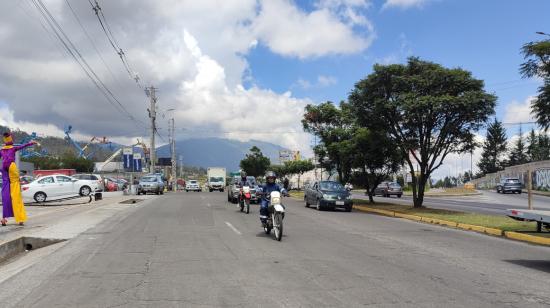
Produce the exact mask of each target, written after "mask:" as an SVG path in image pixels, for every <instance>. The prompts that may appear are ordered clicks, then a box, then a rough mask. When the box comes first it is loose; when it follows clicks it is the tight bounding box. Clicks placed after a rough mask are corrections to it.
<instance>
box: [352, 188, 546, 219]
mask: <svg viewBox="0 0 550 308" xmlns="http://www.w3.org/2000/svg"><path fill="white" fill-rule="evenodd" d="M354 198H361V199H368V196H365V195H364V194H354ZM532 200H533V207H534V208H535V209H539V210H550V197H546V196H539V195H533V199H532ZM375 201H378V202H391V203H399V204H412V197H410V196H403V197H402V198H401V199H398V198H397V197H390V198H383V197H376V198H375ZM424 205H426V206H428V207H432V208H439V209H446V210H455V211H462V212H473V213H481V214H491V215H504V214H505V213H506V210H507V209H527V208H528V206H527V194H526V193H523V194H521V195H518V194H497V193H496V192H493V191H481V195H475V196H459V197H425V198H424Z"/></svg>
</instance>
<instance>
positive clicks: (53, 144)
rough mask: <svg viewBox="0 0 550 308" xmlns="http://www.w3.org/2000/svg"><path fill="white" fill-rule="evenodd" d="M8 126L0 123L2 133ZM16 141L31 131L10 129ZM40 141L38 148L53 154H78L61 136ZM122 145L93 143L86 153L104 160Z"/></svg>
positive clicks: (24, 137) (39, 139)
mask: <svg viewBox="0 0 550 308" xmlns="http://www.w3.org/2000/svg"><path fill="white" fill-rule="evenodd" d="M8 130H9V129H8V127H5V126H2V125H0V133H4V132H6V131H8ZM10 131H11V132H12V133H13V135H14V137H15V141H16V142H20V141H22V140H24V139H26V138H28V137H29V132H24V131H20V130H10ZM38 141H39V143H40V147H37V150H39V151H40V150H45V151H46V152H47V153H48V154H49V155H51V156H61V155H62V154H65V153H74V154H77V151H76V149H75V147H74V146H73V145H72V144H71V143H70V142H69V141H68V140H65V139H64V138H59V137H39V138H38ZM79 145H80V146H81V147H83V146H85V145H86V143H84V142H79ZM119 147H120V145H118V144H114V143H113V144H111V145H108V144H91V145H90V146H89V147H88V149H89V150H87V151H86V153H92V155H91V159H92V160H94V161H102V160H105V159H106V158H107V157H109V156H110V155H111V153H112V151H115V150H117V149H118V148H119Z"/></svg>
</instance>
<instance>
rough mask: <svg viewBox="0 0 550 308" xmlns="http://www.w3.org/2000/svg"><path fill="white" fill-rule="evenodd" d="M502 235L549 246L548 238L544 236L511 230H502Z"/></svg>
mask: <svg viewBox="0 0 550 308" xmlns="http://www.w3.org/2000/svg"><path fill="white" fill-rule="evenodd" d="M504 236H505V237H507V238H509V239H513V240H516V241H522V242H529V243H533V244H538V245H547V246H550V238H546V237H539V236H533V235H529V234H523V233H518V232H512V231H506V232H504Z"/></svg>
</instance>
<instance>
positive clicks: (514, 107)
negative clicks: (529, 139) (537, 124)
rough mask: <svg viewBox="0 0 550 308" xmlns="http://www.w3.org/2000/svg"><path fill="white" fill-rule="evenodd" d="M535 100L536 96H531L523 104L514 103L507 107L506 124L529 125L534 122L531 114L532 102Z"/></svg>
mask: <svg viewBox="0 0 550 308" xmlns="http://www.w3.org/2000/svg"><path fill="white" fill-rule="evenodd" d="M534 99H535V97H534V96H529V97H527V99H525V101H523V102H517V101H512V102H511V103H509V104H508V105H506V112H505V114H504V120H503V122H505V123H519V122H523V123H527V122H534V121H535V120H534V118H533V115H532V114H531V102H532V101H533V100H534Z"/></svg>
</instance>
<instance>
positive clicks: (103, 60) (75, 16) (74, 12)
mask: <svg viewBox="0 0 550 308" xmlns="http://www.w3.org/2000/svg"><path fill="white" fill-rule="evenodd" d="M65 3H67V6H68V7H69V9H70V10H71V12H72V14H73V16H74V18H75V19H76V21H77V22H78V24H79V25H80V28H81V29H82V31H83V32H84V34H85V35H86V37H87V38H88V40H89V41H90V43H91V45H92V47H93V48H94V50H95V52H96V53H97V55H98V57H99V59H100V60H101V62H102V63H103V65H104V66H105V68H106V69H107V71H109V73H110V74H111V77H113V80H114V81H118V79H117V78H116V77H115V74H114V73H113V71H112V70H111V68H110V67H109V65H107V62H106V61H105V59H104V58H103V56H102V55H101V53H100V52H99V49H98V48H97V46H96V44H95V42H94V40H93V39H92V37H91V36H90V34H89V33H88V31H87V30H86V27H84V25H83V24H82V22H81V21H80V18H79V17H78V14H77V13H76V11H75V10H74V9H73V7H72V5H71V3H70V2H69V0H65ZM119 85H120V84H119Z"/></svg>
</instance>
